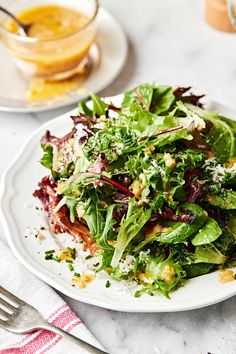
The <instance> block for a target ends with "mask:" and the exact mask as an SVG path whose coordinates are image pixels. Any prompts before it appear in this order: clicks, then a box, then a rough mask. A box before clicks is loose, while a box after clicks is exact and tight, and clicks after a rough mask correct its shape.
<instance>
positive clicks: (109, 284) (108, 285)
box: [105, 280, 111, 288]
mask: <svg viewBox="0 0 236 354" xmlns="http://www.w3.org/2000/svg"><path fill="white" fill-rule="evenodd" d="M110 286H111V283H110V282H109V280H107V281H106V285H105V287H106V288H110Z"/></svg>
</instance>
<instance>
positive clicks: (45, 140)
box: [41, 128, 76, 148]
mask: <svg viewBox="0 0 236 354" xmlns="http://www.w3.org/2000/svg"><path fill="white" fill-rule="evenodd" d="M75 133H76V128H73V129H72V130H71V131H70V132H69V133H68V134H66V135H65V136H63V137H61V138H58V137H56V136H54V135H52V134H51V133H50V131H49V130H47V131H46V132H45V134H44V136H43V137H42V139H41V144H42V145H45V146H48V145H55V146H56V147H57V148H60V146H61V145H62V144H64V143H65V142H67V141H68V140H69V139H71V138H73V136H74V135H75Z"/></svg>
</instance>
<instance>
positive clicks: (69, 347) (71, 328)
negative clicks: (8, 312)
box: [0, 241, 102, 354]
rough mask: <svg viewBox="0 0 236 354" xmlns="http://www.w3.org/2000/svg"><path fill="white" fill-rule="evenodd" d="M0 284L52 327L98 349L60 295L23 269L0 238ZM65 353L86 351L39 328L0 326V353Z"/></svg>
mask: <svg viewBox="0 0 236 354" xmlns="http://www.w3.org/2000/svg"><path fill="white" fill-rule="evenodd" d="M0 284H1V286H3V287H5V288H6V289H7V290H9V291H11V292H12V293H14V294H16V296H18V297H20V298H21V299H22V300H24V301H26V302H28V303H29V304H31V305H32V306H34V307H35V308H36V309H37V310H39V312H41V314H42V315H43V317H44V318H46V319H47V320H48V321H49V322H51V323H52V324H54V325H55V326H57V327H59V328H62V329H64V330H66V331H67V332H70V333H71V334H74V335H75V336H77V337H79V338H81V339H83V340H85V341H86V342H89V343H91V344H93V345H95V346H97V347H99V348H101V349H102V347H101V345H100V344H99V343H98V342H97V341H96V339H95V338H94V337H93V336H92V334H91V333H90V332H89V331H88V330H87V328H86V327H85V326H84V324H83V323H82V322H81V320H80V319H79V317H78V316H77V315H76V314H75V313H74V312H73V311H72V310H71V309H70V308H69V306H68V305H67V304H66V303H65V302H64V301H63V300H62V298H61V297H60V296H59V295H58V294H57V293H56V292H55V291H54V290H53V289H52V288H51V287H50V286H48V285H46V284H45V283H43V282H42V281H41V280H39V279H38V278H36V277H35V276H34V275H33V274H31V273H30V272H29V271H28V270H27V269H25V268H24V267H23V266H22V265H21V264H20V263H19V262H18V261H17V259H16V258H15V257H14V256H13V254H12V253H11V251H10V249H9V248H8V246H7V245H6V244H5V243H3V242H2V241H0ZM66 352H68V353H70V354H73V353H78V354H86V353H87V352H86V351H84V350H82V349H81V348H78V346H77V345H75V344H73V343H71V342H68V341H66V340H65V339H63V340H62V337H61V336H59V335H57V334H54V333H52V332H49V331H45V330H39V331H35V332H33V333H29V334H25V335H22V334H21V335H20V334H13V333H10V332H7V331H5V330H3V329H1V328H0V354H43V353H48V354H60V353H63V354H64V353H66Z"/></svg>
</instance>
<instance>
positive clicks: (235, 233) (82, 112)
mask: <svg viewBox="0 0 236 354" xmlns="http://www.w3.org/2000/svg"><path fill="white" fill-rule="evenodd" d="M189 89H190V88H177V89H174V88H172V87H170V86H158V85H157V84H143V85H140V86H138V87H136V88H134V89H132V90H130V91H127V92H126V93H125V94H124V97H123V100H122V103H121V105H120V107H116V106H114V105H113V103H112V102H106V101H104V100H103V99H101V98H99V97H98V96H95V95H93V94H92V95H91V101H92V103H91V105H87V104H86V102H84V101H82V102H80V104H79V109H78V115H77V116H73V117H71V118H72V119H73V123H74V127H73V129H72V130H71V131H70V132H69V133H68V134H67V135H66V136H64V137H62V138H57V137H55V136H52V135H51V134H50V132H49V131H47V132H46V134H45V135H44V137H43V138H42V141H41V146H42V149H43V151H44V154H43V157H42V159H41V163H42V165H43V166H45V167H47V168H49V169H50V170H51V176H46V177H44V178H43V180H42V181H41V182H40V183H39V186H40V188H39V189H38V190H36V191H35V193H34V195H35V196H36V197H38V198H40V200H41V201H42V202H43V204H44V208H45V210H46V211H47V212H48V217H49V221H50V225H51V229H52V231H53V232H55V233H58V232H69V233H70V234H71V235H73V236H74V237H75V238H76V239H80V240H82V241H83V242H84V246H85V249H89V250H90V253H91V255H92V256H94V255H98V254H99V255H101V263H100V266H99V269H98V271H101V270H105V271H106V272H107V273H108V274H109V275H110V276H112V277H113V278H114V279H117V280H132V281H135V282H136V283H137V285H138V290H137V291H136V293H135V296H139V295H140V294H142V293H148V294H150V295H154V294H156V293H158V292H161V293H162V294H164V295H165V296H169V293H170V292H172V291H173V290H176V289H177V288H179V287H180V286H182V285H183V284H184V283H185V282H186V281H187V279H190V278H193V277H196V276H199V275H203V274H206V273H209V272H212V271H214V270H216V269H220V268H223V267H229V266H232V265H234V264H235V260H236V218H235V215H236V213H235V209H236V189H235V187H236V145H235V135H236V122H234V121H232V120H230V119H228V118H225V117H222V116H220V115H218V114H217V113H213V112H209V111H206V110H204V109H203V108H202V106H201V103H200V99H201V97H202V96H195V95H194V94H192V93H189Z"/></svg>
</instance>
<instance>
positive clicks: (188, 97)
mask: <svg viewBox="0 0 236 354" xmlns="http://www.w3.org/2000/svg"><path fill="white" fill-rule="evenodd" d="M190 90H191V87H190V86H189V87H177V88H176V89H175V90H174V92H173V94H174V96H175V98H176V99H177V100H180V101H182V102H185V103H191V104H193V105H194V106H199V107H202V103H201V102H200V100H201V98H203V97H204V96H205V95H194V94H193V93H192V92H189V91H190Z"/></svg>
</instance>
